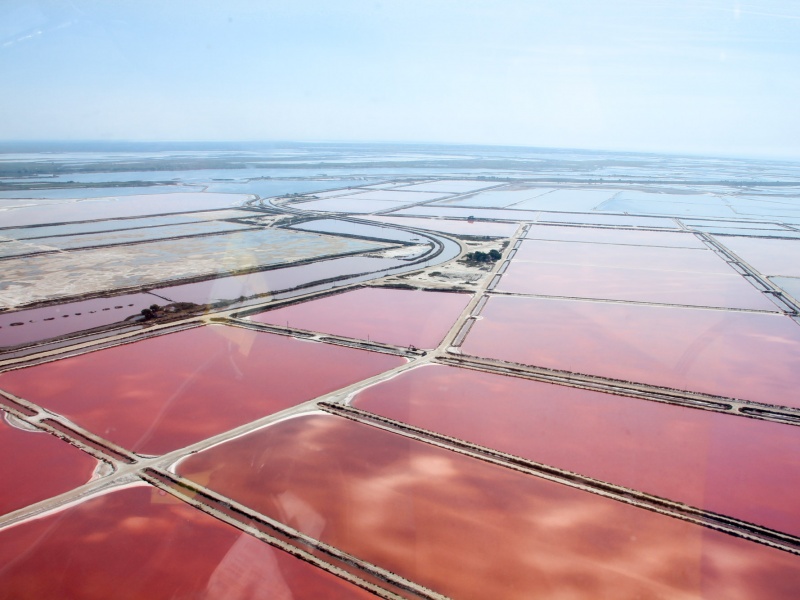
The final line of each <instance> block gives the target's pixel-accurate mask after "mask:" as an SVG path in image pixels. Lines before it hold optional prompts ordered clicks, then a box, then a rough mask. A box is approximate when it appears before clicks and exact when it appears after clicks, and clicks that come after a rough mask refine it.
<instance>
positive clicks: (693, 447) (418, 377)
mask: <svg viewBox="0 0 800 600" xmlns="http://www.w3.org/2000/svg"><path fill="white" fill-rule="evenodd" d="M352 404H353V406H355V407H357V408H360V409H362V410H367V411H370V412H373V413H375V414H378V415H380V416H383V417H387V418H389V419H394V420H396V421H400V422H402V423H408V424H409V425H413V426H415V427H420V428H422V429H427V430H429V431H435V432H437V433H440V434H443V435H446V436H450V437H454V438H457V439H461V440H466V441H468V442H472V443H474V444H479V445H482V446H485V447H487V448H492V449H494V450H499V451H501V452H506V453H508V454H513V455H516V456H521V457H523V458H527V459H529V460H532V461H534V462H538V463H542V464H545V465H551V466H555V467H558V468H560V469H564V470H567V471H572V472H573V473H580V474H581V475H585V476H588V477H591V478H594V479H599V480H601V481H607V482H610V483H613V484H615V485H622V486H625V487H628V488H631V489H634V490H639V491H642V492H646V493H649V494H652V495H655V496H660V497H662V498H668V499H670V500H676V501H678V502H683V503H684V504H688V505H690V506H695V507H698V508H702V509H705V510H708V511H711V512H715V513H719V514H723V515H728V516H732V517H735V518H739V519H742V520H744V521H748V522H751V523H756V524H759V525H762V526H765V527H769V528H771V529H775V530H777V531H782V532H785V533H789V534H792V535H800V514H798V511H797V510H796V508H797V504H798V502H799V501H800V460H798V457H800V436H798V435H797V428H796V427H795V426H792V425H783V424H780V423H770V422H767V421H759V420H756V419H749V418H745V417H741V416H736V415H730V414H723V413H717V412H713V411H707V410H697V409H692V408H686V407H682V406H675V405H671V404H665V403H660V402H650V401H646V400H639V399H636V398H630V397H625V396H617V395H614V394H605V393H600V392H594V391H590V390H584V389H580V388H573V387H568V386H560V385H554V384H551V383H543V382H540V381H530V380H525V379H520V378H516V377H506V376H503V375H493V374H490V373H482V372H480V371H474V370H471V369H459V368H455V367H448V366H443V365H426V366H423V367H419V368H416V369H412V370H410V371H404V372H403V373H400V374H399V375H396V376H394V377H392V378H391V379H388V380H386V381H383V382H380V383H377V384H375V385H372V386H370V387H368V388H366V389H365V390H363V391H360V392H358V393H357V394H356V395H355V397H354V398H353V400H352Z"/></svg>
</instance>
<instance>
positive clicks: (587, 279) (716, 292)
mask: <svg viewBox="0 0 800 600" xmlns="http://www.w3.org/2000/svg"><path fill="white" fill-rule="evenodd" d="M496 289H497V291H502V292H512V293H516V294H534V295H540V296H564V297H571V298H593V299H598V300H601V299H605V300H630V301H637V302H654V303H663V304H683V305H687V306H711V307H723V308H743V309H754V310H766V311H771V312H777V311H778V307H777V306H776V305H775V304H774V303H773V302H771V301H770V300H769V299H768V298H767V297H766V296H765V295H764V294H762V293H761V292H759V291H758V290H757V289H756V288H755V287H753V286H752V285H751V284H750V283H748V282H747V280H746V279H744V278H743V277H742V276H741V275H739V274H738V273H735V272H733V271H731V272H730V274H727V275H722V274H717V273H713V274H711V273H695V272H691V271H670V270H655V269H654V270H648V269H620V268H616V267H602V266H596V265H571V264H554V263H537V262H520V261H519V260H517V259H515V260H513V261H512V262H511V266H510V267H509V268H508V269H507V270H506V272H505V274H504V275H503V277H502V278H501V279H500V283H499V284H498V285H497V287H496Z"/></svg>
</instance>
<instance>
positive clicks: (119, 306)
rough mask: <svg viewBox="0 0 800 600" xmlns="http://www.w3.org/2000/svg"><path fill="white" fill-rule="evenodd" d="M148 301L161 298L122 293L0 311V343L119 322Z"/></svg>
mask: <svg viewBox="0 0 800 600" xmlns="http://www.w3.org/2000/svg"><path fill="white" fill-rule="evenodd" d="M151 304H164V301H163V300H162V299H161V298H158V297H156V296H153V295H151V294H125V295H121V296H113V297H111V298H92V299H91V300H81V301H79V302H69V303H67V304H56V305H53V306H45V307H43V308H32V309H29V310H20V311H14V312H3V313H0V347H8V346H17V345H20V344H30V343H33V342H38V341H41V340H46V339H50V338H54V337H57V336H60V335H66V334H69V333H77V332H79V331H84V330H86V329H93V328H95V327H102V326H103V325H111V324H113V323H120V322H122V321H124V320H125V319H126V318H127V317H130V316H134V315H138V314H139V313H140V312H141V310H142V309H143V308H147V307H148V306H150V305H151Z"/></svg>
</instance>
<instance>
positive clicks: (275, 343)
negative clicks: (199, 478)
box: [0, 325, 406, 455]
mask: <svg viewBox="0 0 800 600" xmlns="http://www.w3.org/2000/svg"><path fill="white" fill-rule="evenodd" d="M405 362H406V359H404V358H401V357H398V356H393V355H389V354H381V353H377V352H367V351H365V350H356V349H353V348H344V347H341V346H332V345H328V344H321V343H318V342H309V341H301V340H298V339H295V338H290V337H284V336H279V335H273V334H269V333H262V332H256V331H252V330H248V329H242V328H239V327H226V326H221V325H212V326H206V327H197V328H194V329H189V330H185V331H180V332H177V333H170V334H166V335H160V336H156V337H152V338H149V339H145V340H142V341H138V342H134V343H130V344H124V345H120V346H116V347H113V348H107V349H105V350H98V351H95V352H90V353H88V354H82V355H79V356H73V357H69V358H64V359H61V360H57V361H53V362H49V363H45V364H42V365H37V366H32V367H27V368H23V369H16V370H13V371H8V372H5V373H0V389H3V390H6V391H9V392H11V393H13V394H15V395H17V396H19V397H21V398H25V399H26V400H29V401H31V402H34V403H36V404H38V405H40V406H43V407H46V408H48V409H50V410H53V411H55V412H58V413H59V414H62V415H64V416H66V417H67V418H69V419H70V420H72V421H73V422H75V423H76V424H78V425H80V426H81V427H84V428H85V429H87V430H89V431H90V432H92V433H95V434H96V435H99V436H101V437H103V438H106V439H108V440H110V441H112V442H114V443H115V444H118V445H120V446H122V447H123V448H127V449H129V450H132V451H134V452H138V453H140V454H146V455H156V454H163V453H164V452H168V451H170V450H175V449H177V448H181V447H183V446H187V445H189V444H192V443H194V442H198V441H200V440H202V439H205V438H207V437H210V436H212V435H216V434H218V433H222V432H224V431H228V430H230V429H233V428H234V427H238V426H239V425H244V424H246V423H249V422H251V421H254V420H256V419H258V418H260V417H264V416H267V415H269V414H271V413H274V412H277V411H279V410H283V409H285V408H289V407H291V406H294V405H296V404H299V403H301V402H304V401H306V400H311V399H313V398H316V397H317V396H320V395H322V394H326V393H328V392H332V391H335V390H337V389H339V388H341V387H344V386H347V385H350V384H353V383H356V382H357V381H361V380H362V379H366V378H368V377H372V376H373V375H377V374H378V373H381V372H383V371H387V370H389V369H392V368H394V367H398V366H400V365H402V364H404V363H405Z"/></svg>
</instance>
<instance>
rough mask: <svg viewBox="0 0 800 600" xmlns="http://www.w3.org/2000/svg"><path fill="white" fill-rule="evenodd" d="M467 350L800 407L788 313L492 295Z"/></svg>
mask: <svg viewBox="0 0 800 600" xmlns="http://www.w3.org/2000/svg"><path fill="white" fill-rule="evenodd" d="M481 317H482V319H481V320H479V321H478V322H476V323H475V325H474V326H473V327H472V329H471V330H470V333H469V335H468V336H467V338H466V341H465V342H464V344H463V345H462V350H463V352H464V353H465V354H470V355H473V356H481V357H486V358H493V359H500V360H506V361H512V362H517V363H523V364H527V365H534V366H538V367H546V368H550V369H558V370H563V371H571V372H576V373H585V374H589V375H600V376H603V377H610V378H613V379H620V380H624V381H633V382H640V383H647V384H650V385H656V386H665V387H669V388H674V389H678V390H686V391H694V392H703V393H706V394H714V395H720V396H726V397H733V398H740V399H743V400H755V401H757V402H764V403H766V404H775V405H785V406H792V407H795V408H800V398H798V396H797V388H798V385H800V372H798V369H797V364H798V361H800V329H798V327H797V324H796V323H795V322H794V321H793V320H792V319H790V318H789V317H786V316H783V315H775V314H767V313H753V312H736V311H730V310H709V309H699V308H677V307H666V306H647V305H637V304H617V303H611V302H590V301H583V300H558V299H549V298H525V297H500V296H497V297H492V298H489V301H488V302H487V303H486V306H485V307H484V308H483V310H482V312H481Z"/></svg>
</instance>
